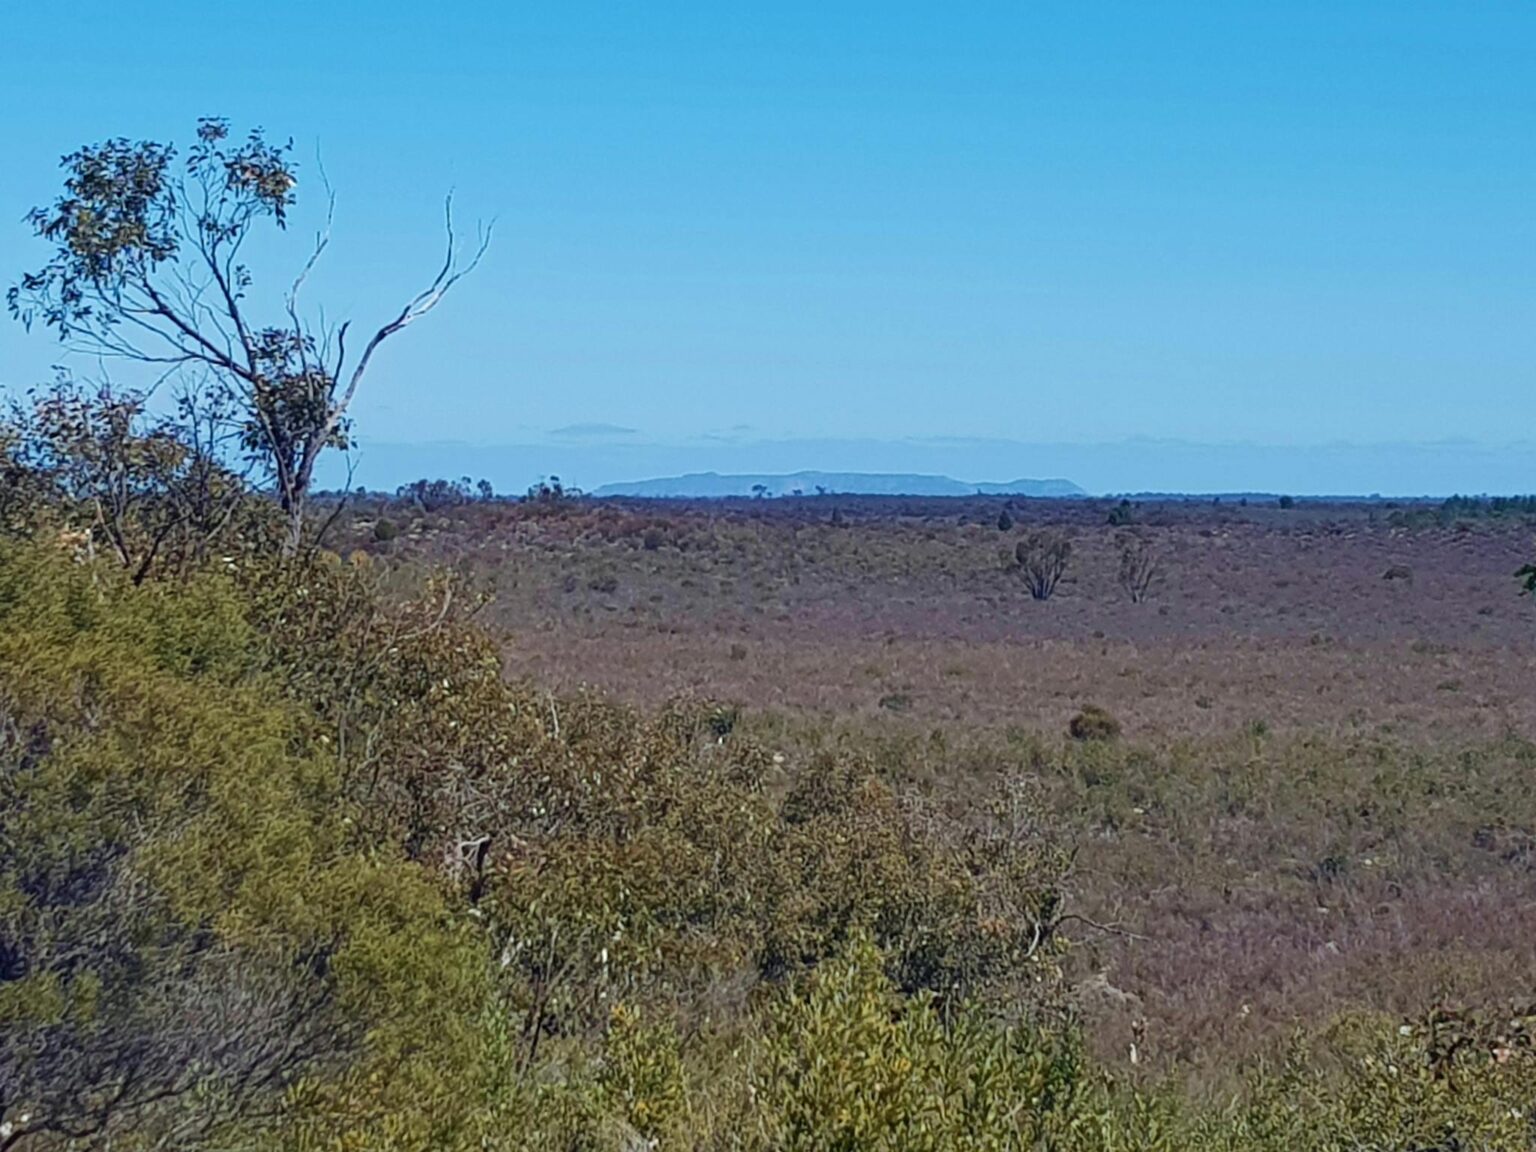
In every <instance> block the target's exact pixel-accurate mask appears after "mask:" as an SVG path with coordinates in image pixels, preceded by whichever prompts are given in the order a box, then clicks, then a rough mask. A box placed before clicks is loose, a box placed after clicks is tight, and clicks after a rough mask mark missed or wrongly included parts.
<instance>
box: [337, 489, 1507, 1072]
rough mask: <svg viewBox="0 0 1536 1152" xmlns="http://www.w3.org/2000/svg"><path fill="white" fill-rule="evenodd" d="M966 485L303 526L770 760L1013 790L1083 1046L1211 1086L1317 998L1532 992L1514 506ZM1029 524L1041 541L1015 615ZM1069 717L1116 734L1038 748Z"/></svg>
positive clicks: (504, 507)
mask: <svg viewBox="0 0 1536 1152" xmlns="http://www.w3.org/2000/svg"><path fill="white" fill-rule="evenodd" d="M1003 503H1004V502H1003V501H999V500H980V499H978V500H975V501H905V500H895V499H856V498H847V497H839V498H817V499H806V500H784V501H766V502H765V501H739V502H728V503H722V504H708V503H698V504H685V503H670V502H669V503H666V504H650V503H645V502H635V503H627V504H626V503H604V504H591V503H588V502H582V501H574V502H557V503H553V504H533V503H525V504H508V503H488V504H487V503H473V504H465V505H463V506H460V507H457V508H450V509H439V510H437V511H435V512H433V513H432V514H430V515H429V514H425V513H423V512H422V511H421V510H420V509H419V508H415V509H413V508H412V507H410V506H408V505H404V504H401V503H398V502H390V503H387V504H384V505H377V504H370V503H368V502H364V503H363V504H361V505H360V506H358V507H356V508H355V509H354V510H353V511H352V512H351V513H350V514H349V518H348V519H347V520H346V521H345V522H344V523H343V524H342V525H341V528H340V536H339V537H338V540H340V541H342V543H343V544H344V545H345V547H348V548H350V547H358V548H362V549H365V550H367V551H369V552H370V553H372V554H373V555H374V556H375V557H376V558H377V559H378V560H379V561H381V562H382V563H383V564H384V565H385V566H386V567H387V568H388V569H390V570H392V571H396V572H398V573H399V574H400V576H399V578H400V579H402V580H407V581H408V580H409V579H410V578H411V573H413V572H414V571H415V570H417V569H418V568H420V567H423V566H428V565H436V564H448V565H452V566H454V567H456V568H458V569H460V570H462V571H463V572H465V573H467V574H469V575H470V576H471V577H472V578H473V579H475V580H476V581H478V582H480V583H481V584H482V585H484V586H487V587H493V588H494V590H495V599H494V602H493V603H492V604H491V606H490V607H489V608H488V609H487V611H486V615H485V617H484V619H485V620H486V621H487V622H488V623H489V624H490V626H491V627H492V629H493V631H494V632H495V634H497V635H499V636H500V637H501V638H502V641H503V646H504V658H505V663H506V667H507V669H508V671H509V672H510V673H511V674H512V675H513V676H526V677H528V678H530V679H533V680H536V681H538V682H541V683H552V684H558V685H562V686H565V687H574V686H576V685H582V684H590V685H596V686H599V687H601V688H603V689H605V690H607V691H610V692H613V693H615V694H617V695H619V696H621V697H624V698H627V699H630V700H632V701H634V702H636V703H640V704H645V705H653V704H656V703H658V702H660V701H662V700H665V699H667V698H669V697H672V696H674V695H676V694H677V693H680V692H683V693H694V694H699V695H703V696H707V697H709V698H712V699H720V700H724V701H726V702H728V703H729V704H731V705H732V706H734V707H735V708H737V709H739V711H740V717H741V718H740V721H739V723H740V725H741V727H742V728H743V730H745V731H749V732H751V733H753V734H754V735H756V736H758V737H760V738H761V739H762V740H764V741H765V742H766V743H767V744H769V745H771V746H772V747H774V748H775V749H777V750H779V752H780V754H781V755H782V756H784V757H785V758H786V763H787V765H788V767H789V770H790V771H795V770H797V769H799V770H803V769H804V767H805V766H807V765H810V764H811V763H812V762H813V759H814V756H815V754H816V753H817V752H818V751H821V750H825V749H828V748H832V747H838V746H847V745H855V744H856V745H859V746H863V747H876V748H878V749H879V750H880V752H879V758H880V760H881V763H882V765H883V770H884V771H886V772H888V773H890V774H891V775H893V776H894V777H897V778H901V779H904V780H906V781H908V782H910V783H912V784H914V785H916V786H918V787H919V788H920V789H921V790H923V791H924V792H925V793H926V794H928V795H930V796H932V797H934V798H935V799H936V800H937V801H938V802H939V803H941V804H943V805H945V806H946V807H948V808H949V809H951V810H952V811H954V812H956V813H957V814H960V815H961V816H962V817H963V815H964V813H965V812H966V811H967V810H968V809H971V808H974V807H975V806H976V805H977V804H979V803H980V802H981V800H980V798H981V797H983V796H985V795H987V794H989V789H991V788H992V787H993V786H994V785H995V784H996V783H997V782H998V781H1005V780H1007V781H1025V782H1027V785H1028V787H1029V788H1030V789H1031V790H1032V793H1033V794H1034V795H1035V796H1036V797H1038V799H1039V802H1040V803H1042V804H1044V805H1045V806H1046V807H1047V809H1048V810H1049V811H1050V812H1051V814H1052V816H1053V818H1054V819H1055V820H1056V821H1058V822H1059V823H1058V827H1059V828H1060V829H1062V830H1064V831H1065V832H1066V833H1067V835H1068V838H1069V839H1071V840H1072V841H1073V842H1074V843H1075V844H1076V845H1077V852H1076V857H1075V861H1074V865H1073V870H1072V877H1071V882H1070V884H1069V886H1068V887H1069V890H1070V893H1071V896H1072V899H1073V900H1074V907H1075V908H1077V909H1078V910H1080V911H1081V912H1082V913H1083V914H1084V915H1085V916H1086V917H1088V918H1090V919H1092V920H1094V921H1096V922H1099V923H1103V924H1113V925H1115V926H1119V927H1120V928H1122V929H1123V931H1097V930H1087V931H1084V932H1082V933H1080V934H1079V935H1080V940H1079V946H1078V947H1077V948H1076V950H1075V952H1074V955H1073V957H1072V961H1071V963H1072V966H1073V976H1074V977H1075V979H1076V983H1077V987H1078V990H1079V993H1080V1003H1081V1005H1082V1007H1083V1009H1084V1011H1085V1013H1086V1014H1087V1016H1088V1017H1089V1018H1090V1020H1092V1021H1093V1028H1092V1037H1093V1041H1094V1044H1095V1047H1096V1048H1097V1049H1098V1051H1099V1052H1100V1054H1101V1055H1103V1056H1105V1057H1106V1058H1108V1059H1111V1060H1118V1061H1121V1062H1124V1061H1125V1060H1127V1059H1128V1056H1129V1052H1130V1049H1131V1044H1132V1043H1133V1041H1135V1042H1136V1043H1137V1045H1138V1058H1139V1060H1141V1061H1142V1062H1143V1064H1146V1063H1149V1062H1150V1063H1151V1064H1153V1065H1155V1066H1157V1067H1159V1068H1165V1069H1168V1070H1172V1071H1174V1072H1176V1073H1177V1074H1178V1075H1180V1076H1183V1077H1187V1078H1190V1079H1192V1080H1194V1081H1196V1082H1197V1083H1211V1082H1217V1083H1219V1082H1222V1081H1223V1080H1224V1078H1225V1077H1226V1076H1227V1075H1228V1074H1229V1073H1230V1071H1231V1070H1232V1068H1233V1066H1234V1059H1233V1058H1234V1057H1235V1056H1239V1055H1253V1054H1255V1053H1263V1052H1268V1053H1271V1054H1272V1053H1273V1052H1274V1051H1275V1050H1276V1046H1277V1045H1278V1044H1280V1043H1281V1042H1282V1041H1283V1039H1284V1038H1285V1037H1286V1036H1288V1035H1289V1034H1290V1033H1291V1031H1292V1029H1293V1028H1295V1027H1296V1026H1297V1025H1300V1024H1306V1025H1318V1024H1321V1023H1323V1022H1326V1021H1327V1020H1329V1019H1331V1018H1332V1017H1334V1016H1335V1015H1336V1014H1337V1013H1340V1012H1343V1011H1347V1010H1354V1009H1361V1008H1366V1009H1373V1010H1380V1011H1384V1012H1388V1013H1391V1014H1394V1015H1411V1014H1414V1013H1417V1012H1420V1011H1423V1010H1424V1009H1425V1008H1426V1007H1427V1006H1429V1005H1432V1004H1435V1003H1438V1002H1442V1001H1444V1002H1463V1001H1465V1002H1471V1003H1480V1004H1486V1003H1492V1002H1498V1003H1506V1002H1509V1003H1513V1002H1517V1001H1520V1000H1521V999H1522V998H1526V997H1530V996H1532V995H1533V994H1536V974H1533V973H1532V970H1531V968H1530V963H1529V957H1530V954H1531V948H1532V942H1533V941H1536V799H1533V798H1532V796H1531V793H1530V789H1529V787H1528V781H1529V779H1530V776H1531V773H1532V770H1533V768H1536V745H1533V744H1532V739H1533V737H1536V697H1532V695H1531V693H1530V691H1529V685H1530V684H1532V683H1536V644H1533V643H1532V641H1533V639H1536V636H1533V631H1536V620H1533V614H1532V612H1531V605H1530V604H1529V603H1528V602H1525V601H1522V600H1521V599H1519V598H1518V597H1517V596H1516V594H1515V593H1516V591H1517V588H1516V585H1515V582H1514V581H1513V580H1512V579H1511V577H1512V574H1513V573H1514V572H1515V570H1516V569H1517V568H1518V567H1519V566H1520V563H1521V561H1522V560H1523V559H1524V557H1525V556H1526V555H1528V553H1529V549H1530V542H1531V535H1532V532H1531V524H1530V522H1529V520H1528V519H1527V518H1525V517H1522V516H1520V515H1510V516H1487V515H1466V514H1459V513H1467V512H1471V513H1475V512H1477V511H1478V510H1477V509H1476V508H1475V507H1473V508H1470V509H1459V510H1458V509H1453V510H1449V511H1447V510H1441V509H1439V508H1437V507H1433V506H1422V505H1420V506H1414V505H1409V506H1403V507H1395V506H1393V505H1390V504H1359V505H1313V504H1305V503H1303V504H1301V505H1299V506H1296V507H1290V508H1280V507H1277V506H1275V505H1274V504H1264V505H1261V504H1259V503H1257V502H1255V503H1253V504H1252V505H1246V506H1245V505H1242V504H1239V503H1237V502H1235V501H1229V502H1227V503H1220V504H1212V503H1173V502H1167V503H1148V504H1139V505H1135V506H1134V507H1133V517H1134V523H1133V524H1131V525H1127V524H1125V523H1123V521H1124V519H1125V514H1124V512H1123V511H1122V512H1120V513H1116V511H1115V509H1114V508H1113V507H1112V506H1111V505H1108V504H1103V503H1097V502H1081V503H1056V502H1039V503H1035V502H1027V501H1019V502H1013V503H1011V504H1009V505H1008V515H1007V516H1005V517H1001V519H1000V516H999V512H1000V510H1001V509H1002V507H1003ZM1112 521H1122V522H1121V523H1113V522H1112ZM381 522H384V523H385V524H386V527H385V529H384V531H383V532H382V533H380V532H378V530H377V529H376V525H378V524H379V523H381ZM1000 523H1001V524H1002V525H1003V526H1002V527H1000V526H999V525H1000ZM391 529H395V530H397V531H398V534H397V535H395V534H393V533H392V532H391ZM1038 533H1047V534H1060V535H1062V536H1064V537H1065V538H1067V539H1070V541H1071V546H1072V547H1071V556H1070V559H1069V561H1068V566H1067V570H1066V573H1065V576H1064V577H1063V579H1062V581H1061V584H1060V586H1059V588H1058V589H1057V591H1056V592H1055V595H1054V596H1052V597H1051V598H1050V599H1049V600H1047V601H1037V600H1035V599H1033V598H1032V597H1031V595H1030V592H1029V589H1028V588H1027V587H1026V582H1025V580H1024V579H1023V578H1021V574H1020V572H1019V571H1018V567H1019V564H1018V560H1017V558H1016V549H1017V545H1018V543H1019V542H1020V541H1023V540H1027V539H1029V538H1030V536H1031V535H1033V534H1038ZM1132 534H1133V535H1132ZM379 535H385V536H391V537H392V538H391V539H389V540H388V541H387V542H381V541H380V540H379V539H378V536H379ZM1128 546H1134V547H1135V548H1137V549H1138V550H1140V551H1142V552H1143V553H1144V554H1146V555H1148V556H1150V557H1152V558H1153V559H1154V560H1155V564H1156V574H1155V579H1154V580H1153V581H1152V583H1151V585H1150V588H1149V589H1148V591H1147V594H1146V596H1145V598H1144V599H1143V600H1142V602H1140V603H1138V602H1135V601H1134V600H1133V597H1132V596H1131V595H1130V593H1129V591H1128V589H1127V588H1126V586H1125V583H1124V580H1123V563H1124V555H1125V552H1126V550H1127V547H1128ZM1085 707H1098V708H1102V709H1103V710H1105V711H1106V712H1107V714H1108V716H1109V717H1110V718H1112V721H1113V722H1114V724H1115V725H1116V726H1117V727H1118V729H1119V733H1118V736H1117V738H1114V739H1112V740H1098V741H1095V740H1076V739H1073V737H1072V735H1071V734H1070V733H1069V722H1071V721H1072V719H1073V718H1074V716H1076V715H1077V714H1078V713H1079V712H1080V711H1081V710H1082V709H1084V708H1085Z"/></svg>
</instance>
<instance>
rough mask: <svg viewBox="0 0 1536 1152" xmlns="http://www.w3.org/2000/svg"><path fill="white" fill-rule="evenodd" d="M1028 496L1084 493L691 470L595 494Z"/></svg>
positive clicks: (864, 475)
mask: <svg viewBox="0 0 1536 1152" xmlns="http://www.w3.org/2000/svg"><path fill="white" fill-rule="evenodd" d="M823 492H824V493H826V494H828V495H832V494H839V495H844V496H976V495H982V496H1027V497H1047V498H1071V497H1074V496H1086V495H1087V494H1088V493H1087V492H1085V491H1084V490H1083V489H1082V488H1079V487H1078V486H1077V485H1076V484H1074V483H1072V482H1071V481H1070V480H1059V479H1049V480H1010V481H1007V482H1006V483H1001V484H970V483H966V482H965V481H963V480H954V479H951V478H950V477H948V476H925V475H919V474H914V473H906V472H788V473H777V474H775V473H741V474H722V473H719V472H692V473H689V474H687V475H685V476H662V477H658V478H656V479H654V480H636V481H632V482H629V483H624V484H604V485H603V486H602V487H600V488H597V489H594V490H593V492H592V495H594V496H600V497H601V496H627V497H634V498H640V499H658V500H662V499H672V500H690V499H694V500H696V499H711V498H721V497H730V496H755V495H758V494H759V493H761V494H763V495H765V496H815V495H818V494H819V493H823Z"/></svg>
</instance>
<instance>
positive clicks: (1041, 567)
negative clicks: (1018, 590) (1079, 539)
mask: <svg viewBox="0 0 1536 1152" xmlns="http://www.w3.org/2000/svg"><path fill="white" fill-rule="evenodd" d="M1013 557H1014V563H1015V565H1016V566H1017V568H1018V571H1019V574H1020V575H1021V576H1022V577H1023V578H1024V586H1025V587H1026V588H1028V589H1029V594H1030V596H1031V597H1033V598H1034V599H1036V600H1049V599H1050V598H1051V596H1052V594H1053V593H1054V592H1055V591H1056V585H1057V584H1059V583H1060V582H1061V578H1062V576H1063V575H1064V574H1065V573H1066V570H1067V561H1068V560H1069V559H1071V557H1072V542H1071V541H1070V540H1068V539H1067V538H1066V537H1065V536H1063V535H1062V534H1061V533H1059V532H1031V533H1030V534H1029V535H1028V536H1026V537H1025V538H1024V539H1022V540H1020V541H1019V543H1018V546H1017V547H1015V548H1014V551H1013Z"/></svg>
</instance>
